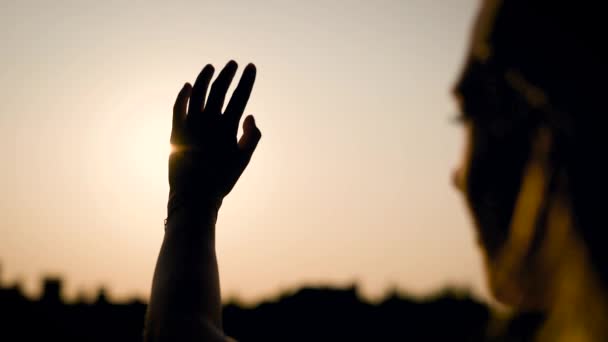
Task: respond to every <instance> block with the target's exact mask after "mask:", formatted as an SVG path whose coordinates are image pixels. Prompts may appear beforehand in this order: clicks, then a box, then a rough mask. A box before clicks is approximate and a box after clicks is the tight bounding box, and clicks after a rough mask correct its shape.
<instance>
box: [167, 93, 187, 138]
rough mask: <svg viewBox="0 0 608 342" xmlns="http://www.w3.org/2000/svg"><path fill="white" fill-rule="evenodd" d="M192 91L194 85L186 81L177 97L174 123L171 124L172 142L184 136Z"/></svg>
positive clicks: (174, 108) (174, 106) (174, 107)
mask: <svg viewBox="0 0 608 342" xmlns="http://www.w3.org/2000/svg"><path fill="white" fill-rule="evenodd" d="M191 91H192V86H191V85H190V83H186V84H184V86H183V87H182V89H181V90H180V91H179V93H178V94H177V98H176V99H175V104H174V105H173V123H172V126H171V139H170V140H171V143H175V142H177V141H179V139H180V138H181V137H182V132H183V126H184V120H185V119H186V108H187V107H188V99H189V98H190V94H191Z"/></svg>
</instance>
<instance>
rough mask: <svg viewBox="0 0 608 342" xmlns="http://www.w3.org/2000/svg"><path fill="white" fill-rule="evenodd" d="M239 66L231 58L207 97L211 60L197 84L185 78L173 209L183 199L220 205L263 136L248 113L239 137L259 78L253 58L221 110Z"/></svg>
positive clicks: (172, 166)
mask: <svg viewBox="0 0 608 342" xmlns="http://www.w3.org/2000/svg"><path fill="white" fill-rule="evenodd" d="M236 71H237V64H236V62H234V61H230V62H228V64H226V66H225V67H224V69H223V70H222V71H221V72H220V73H219V75H218V76H217V79H216V80H215V82H213V85H212V86H211V89H210V91H209V96H208V99H207V101H206V102H205V95H206V94H207V89H208V87H209V83H210V81H211V78H212V76H213V72H214V68H213V66H211V65H209V64H208V65H206V66H205V67H204V68H203V70H202V71H201V72H200V74H199V75H198V77H197V78H196V81H195V82H194V86H190V84H188V83H186V84H185V85H184V87H183V88H182V89H181V91H180V92H179V94H178V96H177V99H176V101H175V106H174V108H173V128H172V130H171V144H172V147H173V152H172V153H171V156H170V157H169V185H170V199H169V215H171V211H172V210H174V209H176V208H178V207H180V206H182V205H183V206H190V207H197V206H201V205H203V206H209V205H211V206H213V207H215V209H218V208H219V206H220V205H221V202H222V199H223V198H224V197H225V196H226V195H227V194H228V193H229V192H230V190H232V188H233V187H234V185H235V184H236V182H237V180H238V179H239V177H240V176H241V174H242V173H243V171H244V170H245V168H246V167H247V164H248V163H249V160H250V159H251V156H252V154H253V152H254V151H255V148H256V146H257V144H258V142H259V140H260V138H261V136H262V135H261V132H260V130H259V129H258V128H257V127H256V124H255V121H254V118H253V116H247V117H246V118H245V120H244V122H243V136H242V137H241V138H240V139H239V140H238V142H237V139H236V135H237V130H238V125H239V122H240V120H241V116H242V115H243V112H244V111H245V106H246V105H247V101H248V100H249V95H250V94H251V90H252V88H253V83H254V81H255V75H256V68H255V66H254V65H253V64H249V65H247V67H245V70H244V72H243V76H242V77H241V80H240V82H239V84H238V86H237V87H236V90H235V91H234V94H233V95H232V98H231V99H230V101H229V102H228V105H227V107H226V110H225V111H224V112H223V113H222V107H223V105H224V99H225V97H226V92H227V91H228V87H229V86H230V83H231V81H232V79H233V78H234V75H235V73H236ZM188 100H189V101H188Z"/></svg>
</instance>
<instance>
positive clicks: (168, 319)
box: [146, 206, 222, 337]
mask: <svg viewBox="0 0 608 342" xmlns="http://www.w3.org/2000/svg"><path fill="white" fill-rule="evenodd" d="M216 220H217V209H216V208H215V207H213V206H205V207H204V209H203V208H201V209H200V210H196V209H194V208H179V209H177V210H175V211H174V212H173V213H171V215H170V217H169V218H168V220H167V226H166V229H165V237H164V240H163V244H162V247H161V250H160V254H159V257H158V261H157V264H156V269H155V271H154V279H153V283H152V294H151V298H150V303H149V307H148V314H147V317H146V329H147V334H148V335H150V334H152V335H156V336H161V335H162V336H165V335H166V333H167V332H168V330H174V329H178V330H179V329H188V330H189V329H196V328H195V326H197V325H200V329H207V330H209V329H211V330H214V331H215V332H217V333H218V334H219V333H221V329H222V322H221V297H220V286H219V274H218V267H217V259H216V254H215V223H216ZM182 325H187V326H190V327H189V328H188V327H184V326H182ZM178 326H181V327H179V328H178ZM175 333H180V332H175ZM175 333H171V334H169V335H171V336H173V337H175ZM209 333H211V332H209ZM189 335H192V334H191V333H190V334H189ZM167 337H168V336H167Z"/></svg>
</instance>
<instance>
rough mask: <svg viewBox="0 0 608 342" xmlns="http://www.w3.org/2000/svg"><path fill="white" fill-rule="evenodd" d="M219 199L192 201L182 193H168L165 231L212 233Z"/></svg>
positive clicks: (220, 201) (220, 202)
mask: <svg viewBox="0 0 608 342" xmlns="http://www.w3.org/2000/svg"><path fill="white" fill-rule="evenodd" d="M221 204H222V200H221V199H205V198H200V197H199V198H197V199H194V198H193V197H192V196H187V195H186V194H183V193H181V194H180V193H177V192H173V191H170V192H169V200H168V202H167V218H166V219H165V230H166V231H168V230H175V229H178V230H196V231H202V232H204V231H210V232H211V233H213V232H214V228H215V223H216V221H217V215H218V212H219V208H220V206H221Z"/></svg>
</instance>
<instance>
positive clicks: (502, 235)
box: [465, 128, 528, 257]
mask: <svg viewBox="0 0 608 342" xmlns="http://www.w3.org/2000/svg"><path fill="white" fill-rule="evenodd" d="M470 143H471V147H470V156H469V158H468V162H467V164H466V165H467V167H466V170H467V171H466V175H465V177H466V180H465V186H466V190H465V193H466V195H467V196H466V197H467V202H468V203H469V207H470V209H471V213H472V215H473V218H474V221H475V223H476V227H477V229H478V232H479V235H480V238H481V241H482V244H483V247H484V249H485V250H486V252H487V253H488V256H490V257H492V256H494V255H495V254H496V253H497V252H498V251H499V250H500V248H501V247H502V246H503V245H504V242H505V241H506V239H507V237H508V235H509V227H510V223H511V218H512V214H513V208H514V205H515V199H516V197H517V194H518V192H519V188H520V183H521V173H522V170H523V166H524V164H525V161H526V158H527V152H528V149H527V144H526V142H525V139H522V137H521V136H514V137H512V138H509V139H500V140H498V139H496V138H493V137H491V136H489V135H487V134H484V131H483V130H479V129H478V128H473V129H472V132H471V141H470Z"/></svg>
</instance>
